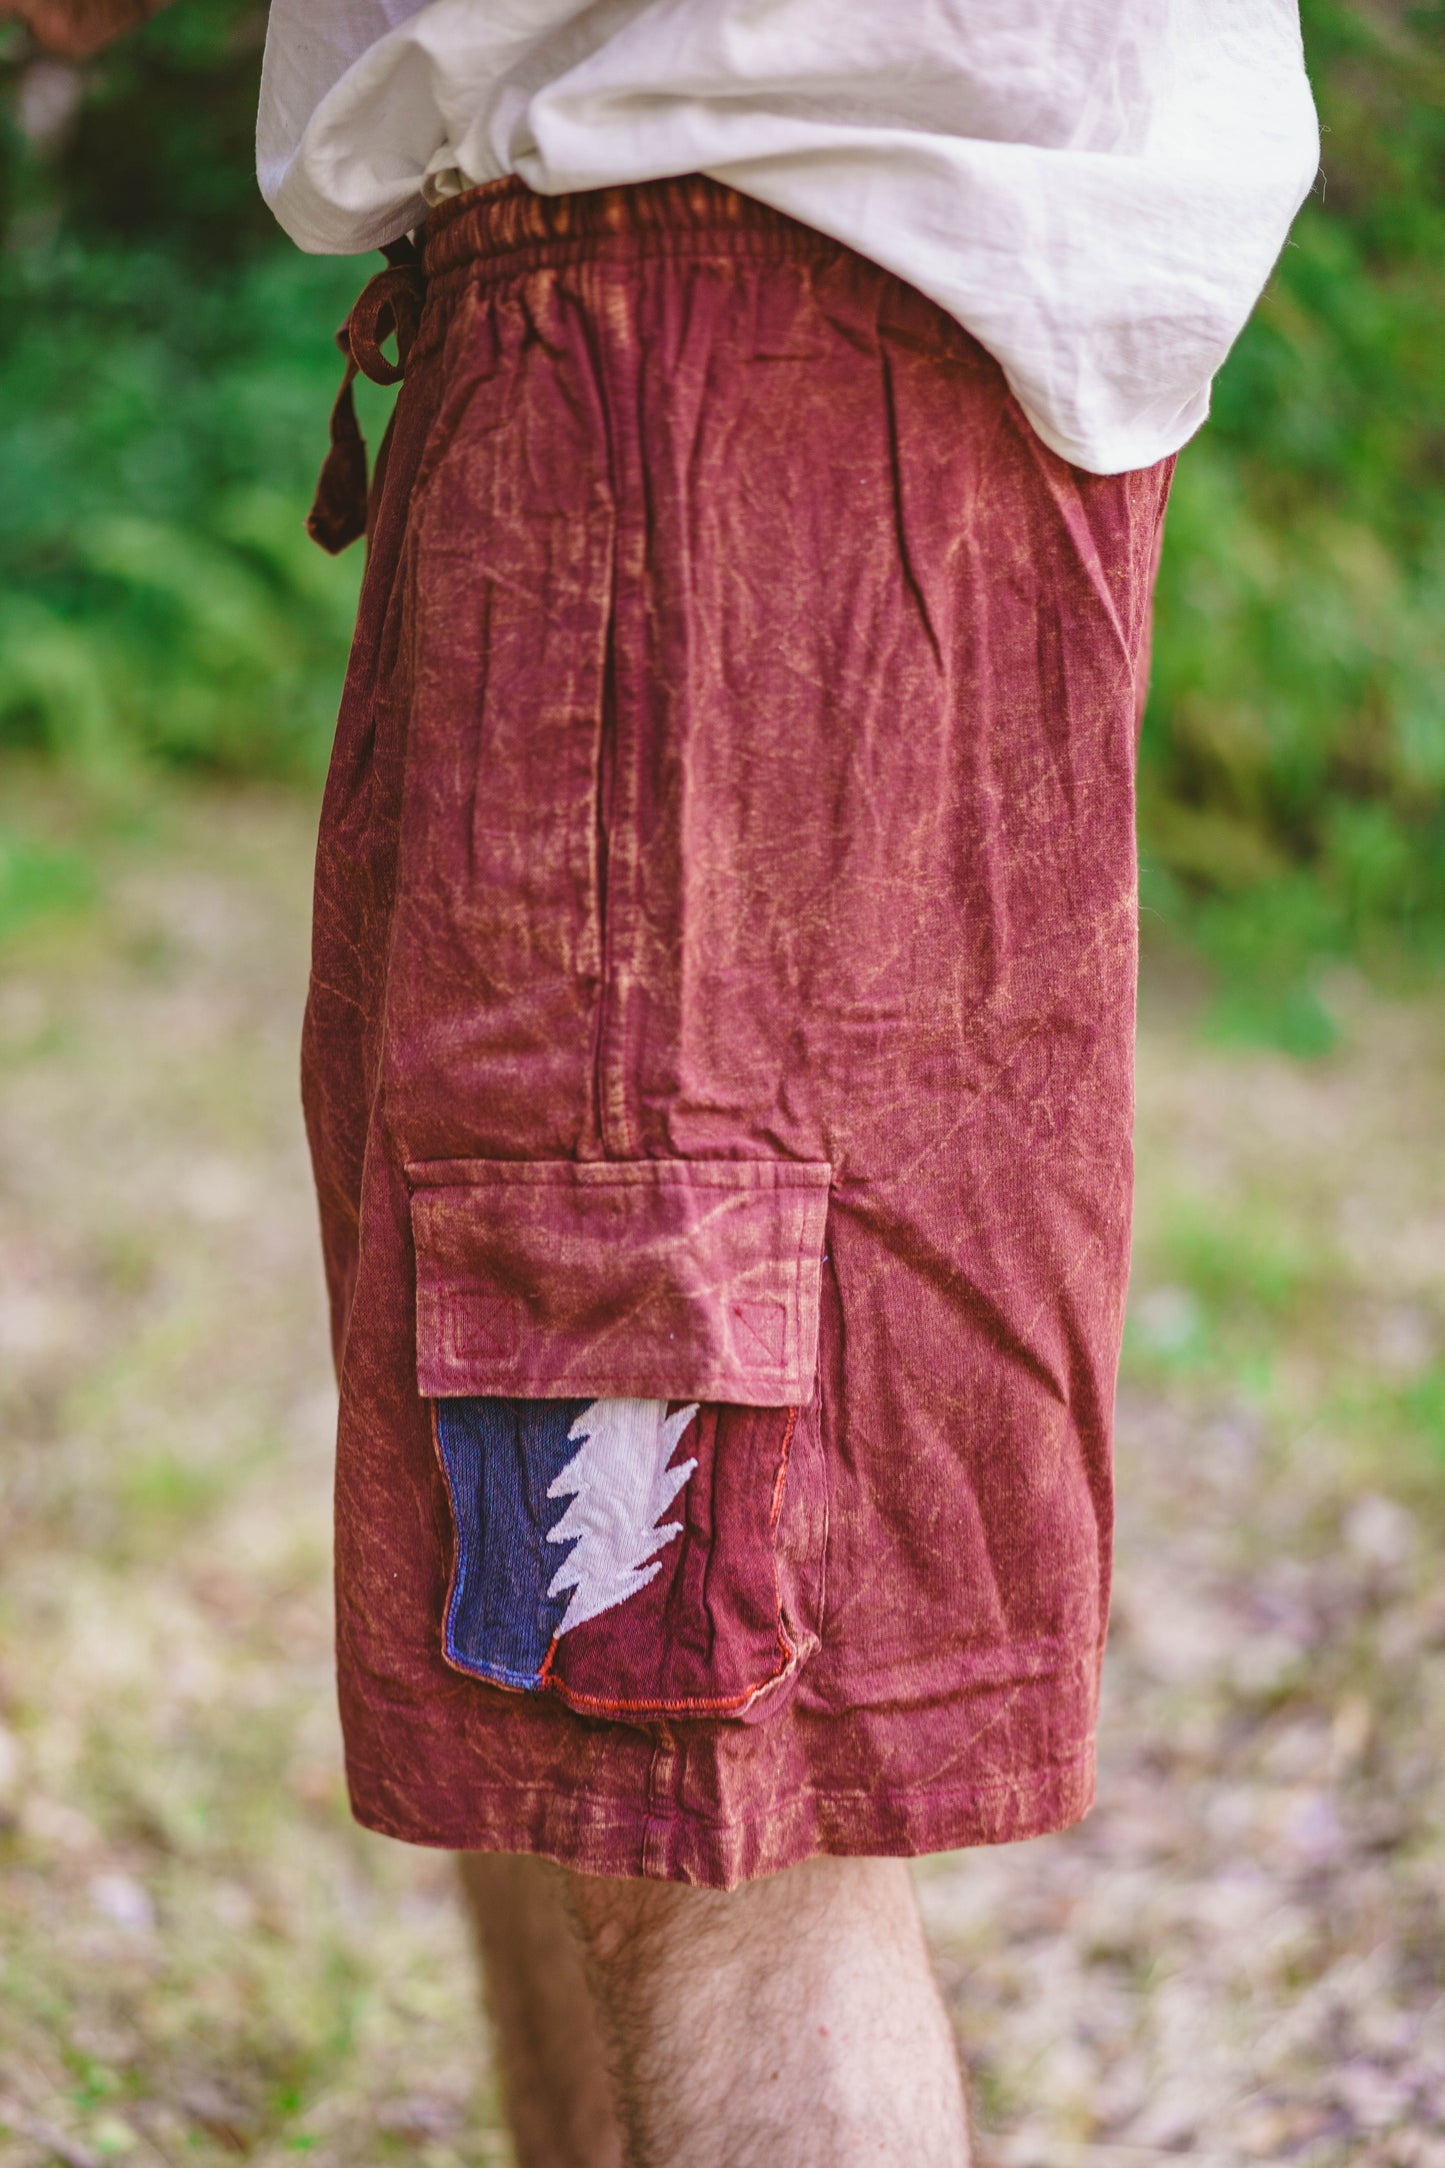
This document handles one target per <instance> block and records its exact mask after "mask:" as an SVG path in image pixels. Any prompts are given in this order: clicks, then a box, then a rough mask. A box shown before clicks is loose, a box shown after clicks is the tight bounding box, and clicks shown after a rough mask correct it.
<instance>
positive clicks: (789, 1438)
mask: <svg viewBox="0 0 1445 2168" xmlns="http://www.w3.org/2000/svg"><path fill="white" fill-rule="evenodd" d="M797 1427H798V1411H797V1409H796V1408H789V1410H788V1427H787V1429H786V1430H785V1431H784V1432H783V1443H782V1449H781V1452H780V1455H779V1459H778V1473H777V1476H776V1478H775V1479H774V1482H773V1503H772V1507H771V1509H770V1510H769V1513H768V1534H769V1535H770V1536H775V1535H776V1534H777V1532H778V1516H779V1514H780V1513H781V1512H782V1510H783V1479H784V1477H785V1476H786V1475H787V1472H788V1454H789V1452H790V1451H791V1449H792V1444H793V1432H794V1431H795V1430H796V1429H797ZM773 1573H774V1578H776V1576H777V1560H776V1558H775V1559H774V1561H773ZM782 1600H783V1599H782V1591H781V1589H780V1590H779V1591H778V1604H779V1608H780V1609H781V1607H782Z"/></svg>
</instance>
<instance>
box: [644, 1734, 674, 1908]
mask: <svg viewBox="0 0 1445 2168" xmlns="http://www.w3.org/2000/svg"><path fill="white" fill-rule="evenodd" d="M677 1757H678V1749H677V1744H676V1742H675V1740H674V1738H673V1734H672V1729H671V1727H670V1725H668V1724H659V1726H658V1730H657V1739H656V1742H655V1743H654V1745H653V1749H652V1759H651V1761H650V1762H649V1763H648V1768H647V1811H646V1813H645V1815H644V1817H643V1822H642V1847H641V1855H642V1856H641V1865H642V1871H643V1873H644V1874H648V1875H652V1876H654V1877H657V1878H661V1877H663V1876H665V1875H666V1873H667V1869H668V1865H669V1854H670V1852H671V1844H670V1842H669V1839H670V1837H671V1833H672V1820H673V1816H672V1798H671V1792H672V1780H673V1774H674V1771H675V1770H676V1768H677ZM664 1788H665V1789H666V1794H667V1796H666V1799H665V1802H664V1803H663V1804H662V1808H661V1811H659V1795H660V1794H662V1793H663V1791H664Z"/></svg>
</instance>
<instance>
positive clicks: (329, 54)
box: [257, 0, 1318, 474]
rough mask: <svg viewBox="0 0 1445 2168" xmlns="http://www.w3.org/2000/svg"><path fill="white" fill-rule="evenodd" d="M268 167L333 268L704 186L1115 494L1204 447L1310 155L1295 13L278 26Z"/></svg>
mask: <svg viewBox="0 0 1445 2168" xmlns="http://www.w3.org/2000/svg"><path fill="white" fill-rule="evenodd" d="M257 151H258V166H259V171H260V178H261V186H262V189H263V191H264V193H265V195H266V197H267V200H268V201H269V202H270V203H271V205H272V207H273V208H274V210H275V211H276V214H277V216H278V218H279V219H280V221H281V223H282V225H283V226H284V227H285V228H286V230H287V232H288V233H290V234H291V235H292V236H293V237H294V238H295V239H296V240H297V241H299V242H300V244H301V246H302V247H303V248H308V249H315V250H321V251H323V252H325V251H333V252H341V253H344V252H346V251H348V250H353V249H364V248H371V247H376V246H379V245H380V244H381V243H383V242H385V241H389V240H392V239H394V238H395V237H396V236H397V235H399V234H400V233H402V232H403V231H406V230H409V229H410V228H412V227H414V226H415V225H417V223H418V222H419V221H420V219H421V218H422V216H423V214H424V211H425V208H426V206H427V204H428V203H432V202H435V201H437V200H438V199H439V198H441V197H444V196H446V195H448V194H455V193H456V192H457V191H458V190H459V189H462V188H466V187H470V186H472V185H473V184H475V183H477V182H483V181H488V180H493V179H496V178H499V177H501V176H503V175H505V174H509V173H516V174H519V175H521V176H522V178H523V179H525V180H526V181H527V182H528V184H529V185H530V186H531V187H532V188H534V189H537V190H540V191H541V192H543V193H544V194H560V193H566V192H568V191H573V190H579V189H591V188H599V187H603V186H607V185H616V184H619V183H623V182H634V181H644V180H651V179H656V178H661V177H663V176H666V175H672V174H685V173H692V172H695V171H696V172H703V173H710V174H712V175H714V176H715V177H716V178H717V179H719V180H721V181H724V182H727V183H728V184H730V185H731V186H732V187H734V188H736V189H738V190H740V191H742V192H743V193H744V194H746V195H749V196H752V197H754V198H756V199H757V200H758V201H760V202H763V203H768V204H771V205H773V206H774V207H775V208H777V209H778V210H781V211H785V212H787V213H788V214H789V215H791V216H792V217H794V218H796V219H800V220H801V221H803V222H804V223H805V224H807V225H809V226H812V227H814V228H816V229H817V230H818V231H820V232H822V233H826V234H830V235H832V236H834V237H835V238H837V239H838V240H841V241H844V242H847V243H848V244H849V245H850V246H851V247H852V248H854V249H856V250H857V251H858V252H859V253H860V254H862V255H864V256H867V257H868V258H869V259H870V260H871V261H873V262H875V263H879V264H882V265H884V266H885V267H886V268H887V269H889V270H892V271H895V272H897V273H898V275H899V276H900V277H901V278H904V279H906V280H907V281H909V283H910V284H912V285H914V286H916V287H918V288H919V289H920V291H921V292H923V293H925V294H928V295H930V296H931V297H932V298H933V299H934V300H935V301H937V302H938V303H939V305H940V306H941V307H942V308H944V309H945V310H947V311H948V312H949V313H950V314H951V315H952V316H954V317H955V318H956V319H957V321H958V322H959V323H961V324H962V325H963V326H964V327H965V328H966V329H967V330H969V331H971V332H972V333H973V334H974V335H975V337H977V338H978V339H979V340H980V341H981V342H982V344H983V345H984V346H985V347H987V349H988V350H989V352H990V353H992V354H993V355H994V356H995V358H996V359H997V360H998V361H999V363H1000V364H1001V366H1002V367H1003V370H1004V373H1005V374H1006V376H1007V377H1008V380H1009V382H1010V384H1011V386H1012V387H1013V390H1014V392H1015V394H1016V396H1017V398H1018V400H1019V402H1020V404H1021V405H1022V407H1023V409H1024V411H1025V413H1026V414H1027V415H1028V416H1029V419H1030V420H1031V421H1032V423H1033V425H1034V428H1035V429H1036V430H1037V432H1038V433H1039V435H1040V436H1042V437H1043V439H1044V441H1045V442H1046V443H1047V444H1049V445H1051V446H1052V448H1053V449H1054V450H1055V451H1056V452H1058V453H1059V454H1060V455H1061V456H1062V457H1063V458H1065V459H1069V460H1072V461H1074V462H1076V463H1077V464H1078V465H1080V466H1083V467H1087V468H1089V469H1091V470H1092V471H1094V472H1096V473H1101V474H1110V473H1119V472H1122V471H1124V470H1126V469H1128V468H1131V467H1141V466H1147V465H1149V464H1151V463H1152V462H1153V461H1155V460H1158V459H1160V458H1162V457H1163V456H1164V455H1165V454H1166V453H1169V452H1172V451H1175V450H1177V449H1178V447H1179V446H1180V445H1181V444H1182V443H1183V442H1184V441H1185V439H1186V438H1187V437H1189V436H1190V435H1192V434H1193V432H1194V431H1195V430H1196V429H1197V428H1198V427H1199V425H1200V423H1201V422H1202V421H1203V419H1204V417H1205V414H1206V412H1207V410H1208V403H1209V384H1210V380H1211V378H1212V377H1213V375H1214V373H1215V371H1216V370H1217V369H1218V367H1219V365H1220V363H1221V362H1222V360H1223V359H1224V356H1225V354H1226V352H1227V351H1228V348H1229V346H1230V344H1231V342H1232V341H1233V340H1234V338H1235V337H1236V336H1237V334H1238V332H1239V330H1240V329H1241V327H1242V325H1243V324H1244V321H1245V319H1246V317H1247V316H1248V314H1249V312H1250V310H1251V309H1252V308H1253V306H1254V303H1255V301H1256V299H1257V298H1258V295H1259V292H1260V289H1261V287H1262V286H1263V284H1264V282H1265V279H1266V277H1267V276H1268V274H1269V270H1270V267H1271V265H1272V264H1273V263H1274V260H1275V258H1276V256H1277V255H1278V253H1279V251H1280V249H1281V247H1282V246H1283V244H1284V239H1285V235H1286V233H1287V231H1288V229H1289V225H1290V221H1291V220H1292V219H1293V217H1294V215H1295V213H1296V211H1297V210H1298V209H1299V206H1300V203H1301V202H1302V200H1303V198H1304V195H1305V193H1306V191H1307V190H1308V189H1309V187H1310V185H1311V183H1312V181H1313V179H1314V175H1315V170H1316V165H1317V162H1318V131H1317V126H1316V121H1315V115H1314V107H1313V104H1312V101H1311V97H1310V90H1309V84H1308V81H1307V80H1306V76H1305V70H1304V62H1303V58H1302V55H1301V49H1300V38H1299V23H1298V14H1297V7H1296V0H1169V4H1168V5H1167V6H1166V5H1162V4H1161V0H914V4H911V5H899V4H898V0H828V5H827V6H820V5H818V0H768V4H767V5H762V6H760V5H759V4H758V0H526V4H525V5H520V4H518V0H272V8H271V22H270V33H269V37H268V41H267V48H266V60H265V69H264V74H263V78H262V97H261V112H260V120H259V126H258V136H257Z"/></svg>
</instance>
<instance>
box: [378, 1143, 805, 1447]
mask: <svg viewBox="0 0 1445 2168" xmlns="http://www.w3.org/2000/svg"><path fill="white" fill-rule="evenodd" d="M830 1176H831V1169H830V1168H829V1167H827V1166H826V1165H815V1164H812V1163H808V1162H804V1161H799V1160H756V1159H741V1160H731V1159H730V1160H691V1159H689V1160H681V1159H652V1160H636V1161H616V1160H543V1161H523V1160H486V1159H443V1160H424V1161H419V1162H416V1163H414V1164H412V1165H411V1166H409V1167H408V1168H407V1177H408V1180H409V1182H410V1184H411V1192H412V1196H411V1219H412V1233H413V1236H414V1238H415V1242H416V1258H417V1384H418V1387H419V1389H420V1391H421V1392H422V1393H423V1394H425V1395H427V1396H428V1397H429V1398H433V1399H446V1398H450V1397H454V1396H459V1395H476V1396H480V1397H493V1398H519V1399H547V1398H559V1399H560V1398H565V1397H567V1396H571V1395H581V1394H586V1395H589V1396H597V1397H602V1396H608V1397H615V1398H636V1399H657V1400H700V1401H732V1402H735V1403H737V1404H738V1405H740V1406H744V1407H763V1408H769V1407H787V1406H795V1405H797V1404H798V1403H799V1402H801V1401H805V1400H807V1399H808V1398H809V1396H810V1395H811V1393H812V1389H813V1372H814V1369H815V1367H816V1364H817V1356H818V1278H819V1269H820V1263H821V1258H822V1248H823V1228H824V1223H825V1220H826V1216H827V1205H828V1184H829V1180H830Z"/></svg>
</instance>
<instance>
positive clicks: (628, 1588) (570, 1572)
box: [547, 1400, 697, 1634]
mask: <svg viewBox="0 0 1445 2168" xmlns="http://www.w3.org/2000/svg"><path fill="white" fill-rule="evenodd" d="M696 1413H697V1406H696V1403H694V1405H693V1406H692V1407H690V1408H679V1409H678V1411H677V1413H676V1415H669V1414H668V1413H667V1402H666V1401H665V1400H594V1401H593V1403H592V1405H591V1407H590V1408H584V1409H583V1411H582V1413H581V1414H580V1415H579V1416H578V1418H577V1420H576V1422H575V1423H574V1424H573V1425H572V1428H571V1429H570V1430H569V1431H568V1433H567V1437H568V1442H569V1443H570V1442H571V1441H572V1440H574V1439H577V1440H580V1441H581V1450H580V1451H579V1452H578V1453H576V1454H575V1455H574V1456H573V1458H572V1459H571V1460H569V1461H568V1463H567V1465H566V1467H565V1468H564V1469H563V1470H562V1472H561V1474H560V1475H559V1476H558V1477H557V1479H556V1481H555V1482H554V1483H553V1484H552V1485H551V1487H550V1488H549V1490H548V1492H547V1496H548V1497H549V1498H565V1497H567V1496H569V1495H570V1497H571V1499H572V1503H571V1504H570V1505H569V1506H568V1508H567V1510H566V1512H565V1513H564V1514H563V1515H562V1518H561V1520H559V1521H558V1523H557V1525H556V1527H555V1528H549V1529H548V1531H547V1541H548V1542H549V1543H568V1542H571V1541H572V1539H573V1538H574V1537H575V1538H576V1542H575V1544H574V1546H573V1549H572V1550H571V1552H570V1553H569V1554H568V1556H567V1557H566V1558H565V1559H564V1560H563V1561H562V1564H561V1565H560V1566H559V1567H558V1568H557V1571H556V1573H555V1574H554V1575H553V1577H552V1585H551V1587H550V1588H549V1589H548V1591H547V1594H548V1595H549V1596H560V1595H561V1593H562V1591H563V1589H567V1588H570V1589H571V1590H572V1600H571V1602H570V1603H569V1604H568V1606H567V1609H566V1612H565V1614H564V1616H563V1619H562V1623H561V1625H560V1626H559V1627H558V1628H557V1631H558V1633H559V1634H565V1633H569V1632H570V1631H571V1629H572V1628H573V1627H574V1626H581V1625H582V1624H583V1623H584V1621H585V1620H587V1619H589V1618H596V1616H597V1614H598V1612H599V1611H610V1610H611V1609H612V1606H613V1605H614V1604H617V1603H622V1602H624V1601H625V1599H626V1598H627V1597H628V1596H631V1595H632V1594H634V1593H635V1591H636V1590H637V1589H639V1588H642V1587H643V1586H644V1585H645V1584H646V1583H647V1582H648V1581H650V1580H651V1579H652V1577H653V1575H654V1574H655V1573H660V1572H661V1571H662V1561H661V1559H656V1558H653V1559H652V1564H651V1565H650V1566H649V1565H647V1564H645V1561H646V1560H647V1559H649V1558H652V1554H653V1552H654V1551H660V1550H661V1549H662V1547H663V1545H664V1544H665V1543H671V1541H672V1539H673V1537H674V1536H677V1535H681V1533H682V1522H681V1521H663V1522H662V1525H661V1526H659V1525H658V1523H659V1521H661V1518H662V1515H663V1514H664V1513H665V1512H666V1511H667V1508H668V1507H669V1506H670V1505H671V1504H672V1501H673V1499H674V1498H675V1497H676V1496H677V1494H678V1492H679V1491H680V1490H681V1489H682V1486H683V1484H684V1483H685V1482H686V1481H687V1479H688V1477H689V1476H690V1475H691V1474H692V1471H693V1469H694V1468H695V1467H696V1466H697V1462H696V1461H695V1460H685V1461H683V1462H682V1463H681V1465H680V1466H679V1467H676V1468H669V1466H668V1462H669V1461H670V1460H671V1458H672V1455H673V1451H674V1449H675V1447H676V1445H677V1441H678V1439H679V1438H680V1437H681V1436H682V1434H683V1432H684V1431H685V1430H686V1428H687V1426H688V1424H689V1423H690V1422H691V1421H692V1419H693V1417H694V1416H695V1415H696Z"/></svg>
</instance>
